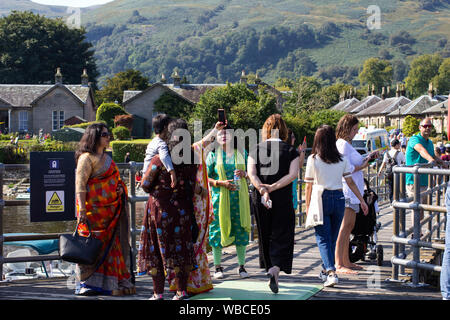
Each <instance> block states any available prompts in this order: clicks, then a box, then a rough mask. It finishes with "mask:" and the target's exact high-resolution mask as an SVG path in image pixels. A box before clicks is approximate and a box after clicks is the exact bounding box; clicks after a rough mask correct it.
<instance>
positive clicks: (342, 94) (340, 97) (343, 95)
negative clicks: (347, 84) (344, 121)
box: [339, 91, 345, 102]
mask: <svg viewBox="0 0 450 320" xmlns="http://www.w3.org/2000/svg"><path fill="white" fill-rule="evenodd" d="M344 100H345V91H342V92H341V95H340V96H339V102H342V101H344Z"/></svg>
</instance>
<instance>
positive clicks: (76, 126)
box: [61, 120, 106, 129]
mask: <svg viewBox="0 0 450 320" xmlns="http://www.w3.org/2000/svg"><path fill="white" fill-rule="evenodd" d="M98 122H103V123H104V124H106V121H103V120H99V121H91V122H84V123H79V124H73V125H71V126H63V127H62V128H61V129H64V128H81V129H86V128H87V127H89V126H90V125H91V124H93V123H98Z"/></svg>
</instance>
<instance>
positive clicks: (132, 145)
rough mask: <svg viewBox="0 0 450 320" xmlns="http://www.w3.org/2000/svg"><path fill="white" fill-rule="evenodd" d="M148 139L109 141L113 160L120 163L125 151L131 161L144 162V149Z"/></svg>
mask: <svg viewBox="0 0 450 320" xmlns="http://www.w3.org/2000/svg"><path fill="white" fill-rule="evenodd" d="M150 141H151V140H150V139H140V140H136V141H111V149H112V154H113V160H114V162H116V163H122V162H123V161H124V159H125V155H126V154H127V152H129V153H130V159H131V161H136V162H144V158H145V150H146V149H147V145H148V143H149V142H150Z"/></svg>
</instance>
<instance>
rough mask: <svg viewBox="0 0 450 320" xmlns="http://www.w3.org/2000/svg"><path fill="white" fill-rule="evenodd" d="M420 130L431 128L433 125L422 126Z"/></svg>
mask: <svg viewBox="0 0 450 320" xmlns="http://www.w3.org/2000/svg"><path fill="white" fill-rule="evenodd" d="M422 128H425V129H428V128H433V125H432V124H425V125H422Z"/></svg>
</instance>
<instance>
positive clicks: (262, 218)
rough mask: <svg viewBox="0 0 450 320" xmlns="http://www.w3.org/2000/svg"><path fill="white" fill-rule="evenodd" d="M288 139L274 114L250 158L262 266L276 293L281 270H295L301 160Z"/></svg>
mask: <svg viewBox="0 0 450 320" xmlns="http://www.w3.org/2000/svg"><path fill="white" fill-rule="evenodd" d="M287 137H288V130H287V127H286V124H285V122H284V120H283V119H282V118H281V116H280V115H279V114H274V115H271V116H270V117H269V118H267V120H266V122H265V123H264V126H263V142H262V143H260V144H258V146H257V147H256V148H255V149H254V150H252V152H251V153H250V155H249V158H248V176H249V178H250V180H251V182H252V184H253V185H254V187H255V189H256V190H255V191H254V192H253V193H252V196H251V200H252V201H251V205H252V211H253V212H254V214H255V217H256V222H257V225H258V236H259V239H260V241H258V245H259V253H260V256H259V261H260V267H261V268H265V269H266V271H267V276H268V277H269V278H270V282H269V287H270V289H271V290H272V291H273V292H274V293H277V292H278V275H279V273H280V271H284V272H285V273H286V274H290V273H291V271H292V259H293V251H294V230H295V212H294V207H293V203H292V181H293V180H294V179H296V178H297V174H298V170H299V159H300V157H299V153H298V152H297V150H295V148H294V147H292V146H291V145H290V144H288V143H286V140H287ZM262 200H263V201H264V204H263V203H262ZM270 201H271V206H270Z"/></svg>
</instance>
